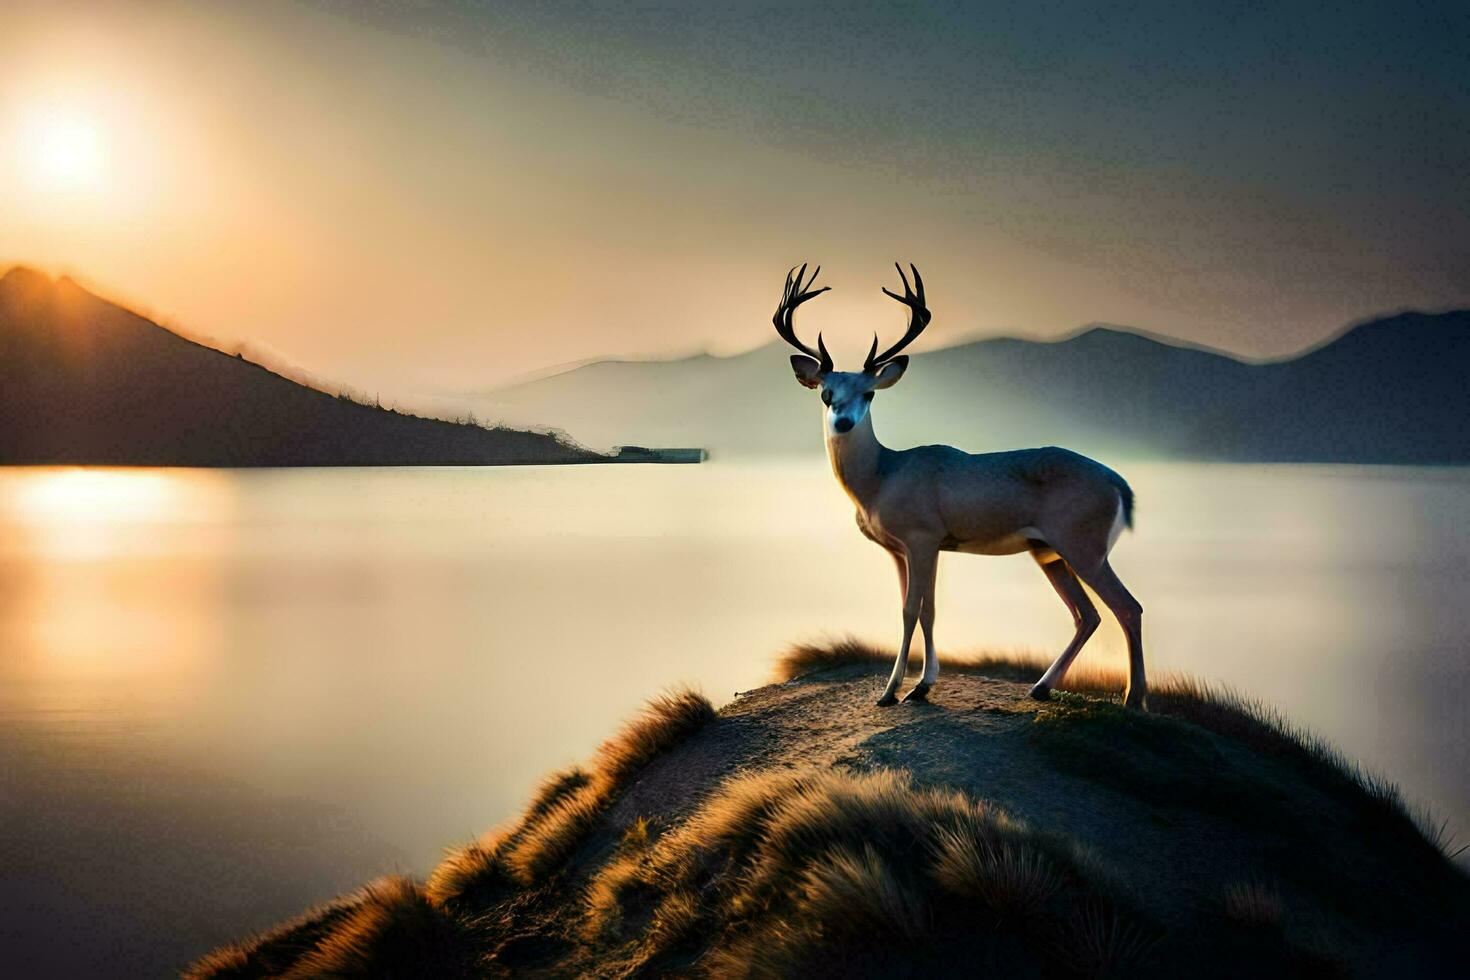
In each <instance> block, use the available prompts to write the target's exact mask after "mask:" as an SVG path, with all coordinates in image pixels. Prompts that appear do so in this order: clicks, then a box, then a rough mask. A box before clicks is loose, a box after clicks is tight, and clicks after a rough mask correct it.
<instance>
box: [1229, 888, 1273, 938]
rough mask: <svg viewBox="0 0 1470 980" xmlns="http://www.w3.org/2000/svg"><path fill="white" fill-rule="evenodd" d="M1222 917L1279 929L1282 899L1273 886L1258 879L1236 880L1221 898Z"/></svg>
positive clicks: (1238, 922)
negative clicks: (1223, 912)
mask: <svg viewBox="0 0 1470 980" xmlns="http://www.w3.org/2000/svg"><path fill="white" fill-rule="evenodd" d="M1221 905H1222V906H1223V907H1224V911H1225V917H1226V918H1227V919H1229V920H1230V921H1232V922H1235V923H1237V924H1239V925H1242V926H1246V927H1247V928H1251V929H1271V930H1280V929H1281V928H1282V926H1283V924H1284V922H1285V918H1286V903H1285V902H1283V901H1282V900H1281V892H1279V891H1278V890H1277V889H1276V888H1275V887H1274V886H1272V885H1269V884H1267V883H1265V882H1260V881H1241V882H1236V883H1235V884H1233V885H1231V886H1230V887H1228V888H1226V889H1225V894H1224V896H1223V897H1222V898H1221Z"/></svg>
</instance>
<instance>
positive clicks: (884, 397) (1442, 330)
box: [484, 311, 1470, 463]
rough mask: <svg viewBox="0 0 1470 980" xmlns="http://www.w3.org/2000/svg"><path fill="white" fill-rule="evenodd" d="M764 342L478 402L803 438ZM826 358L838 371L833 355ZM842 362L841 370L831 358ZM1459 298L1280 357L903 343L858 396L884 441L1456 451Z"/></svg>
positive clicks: (1460, 396)
mask: <svg viewBox="0 0 1470 980" xmlns="http://www.w3.org/2000/svg"><path fill="white" fill-rule="evenodd" d="M789 353H791V351H790V350H789V349H788V348H786V347H785V346H784V345H782V344H780V343H779V342H778V343H773V344H771V345H769V346H767V347H762V348H760V349H758V350H755V351H752V352H750V353H748V354H742V355H739V356H736V357H728V358H718V357H711V356H708V355H700V356H696V357H689V358H683V359H680V360H675V361H664V362H618V361H604V362H598V363H594V364H590V365H587V366H584V367H580V368H577V369H574V370H571V371H568V372H566V373H563V374H559V375H555V376H553V377H549V378H544V379H541V380H537V381H533V382H529V383H525V384H519V385H515V386H512V387H508V388H504V389H500V390H497V391H493V392H490V393H488V394H487V395H486V396H485V399H484V405H485V407H486V408H487V410H491V411H495V412H498V413H501V414H502V415H505V416H507V417H512V418H513V417H518V416H526V415H531V416H534V417H538V418H541V419H543V420H545V421H546V422H549V423H552V424H556V425H563V426H567V427H569V428H572V430H573V431H576V432H577V433H578V434H579V436H580V437H581V438H584V439H587V440H588V441H589V442H590V443H592V444H597V443H599V442H600V441H603V440H606V439H608V438H610V437H611V435H612V434H614V433H615V434H616V435H617V436H618V437H620V438H626V439H630V440H636V441H640V442H649V443H654V444H658V443H665V442H676V443H693V444H701V445H704V446H708V447H710V448H711V450H712V451H714V452H716V453H718V452H720V451H722V450H723V451H725V452H735V453H790V452H808V451H810V452H820V451H821V449H822V437H821V428H820V418H819V417H820V405H819V404H818V402H817V399H816V396H815V395H814V394H812V393H811V392H808V391H806V390H804V389H802V388H800V387H798V386H797V384H796V382H795V381H794V380H793V379H792V378H791V372H790V368H789V367H788V365H787V361H786V357H787V355H788V354H789ZM841 361H842V359H841V358H839V364H838V366H839V367H843V366H844V365H843V364H842V362H841ZM849 369H851V366H849ZM1467 377H1470V311H1457V312H1452V313H1442V314H1436V315H1428V314H1421V313H1404V314H1402V315H1398V316H1391V317H1387V318H1384V319H1380V320H1375V321H1372V322H1369V323H1364V324H1362V325H1359V326H1357V327H1354V328H1352V329H1350V330H1347V331H1346V332H1344V333H1343V334H1342V335H1341V336H1339V337H1337V338H1336V339H1335V340H1333V341H1331V342H1329V343H1327V344H1324V345H1322V346H1320V347H1317V348H1315V349H1313V350H1310V351H1307V352H1305V353H1303V354H1301V355H1299V356H1296V357H1293V358H1289V359H1286V360H1279V361H1271V362H1264V363H1259V362H1250V361H1245V360H1241V359H1239V358H1236V357H1233V356H1231V355H1228V354H1224V353H1222V352H1218V351H1211V350H1206V349H1202V348H1196V347H1189V346H1183V345H1180V344H1177V343H1174V342H1170V341H1164V340H1156V339H1152V338H1150V337H1146V336H1143V335H1140V334H1137V333H1133V332H1129V331H1126V330H1121V329H1115V328H1109V327H1093V328H1090V329H1087V330H1084V331H1082V332H1080V333H1078V334H1076V335H1074V336H1072V337H1069V338H1067V339H1065V340H1060V341H1050V342H1040V341H1030V340H1016V339H1009V338H1000V339H992V340H981V341H976V342H974V343H969V344H963V345H960V346H957V347H950V348H946V349H943V350H937V351H929V352H926V353H922V354H917V355H915V356H914V358H913V363H912V364H911V365H910V366H909V370H908V373H907V375H906V376H905V377H904V379H903V380H902V381H901V382H900V383H899V384H898V385H897V386H896V387H895V388H893V389H892V390H890V391H885V392H880V393H879V395H878V399H877V401H876V402H875V420H876V426H877V429H878V432H879V436H880V437H881V438H882V439H883V440H884V441H885V443H886V444H887V445H890V446H893V447H895V448H898V447H904V446H911V445H918V444H924V443H932V442H946V443H950V444H953V445H956V446H959V447H961V448H965V449H968V450H970V451H975V452H978V451H983V450H989V449H1002V448H1014V447H1020V446H1032V445H1045V444H1061V445H1066V446H1069V447H1071V448H1073V449H1077V450H1080V451H1082V452H1093V453H1100V454H1103V455H1106V456H1113V457H1128V458H1143V459H1148V458H1161V459H1194V460H1234V461H1280V462H1285V461H1324V462H1325V461H1332V462H1356V463H1466V462H1470V424H1467V422H1470V384H1467V381H1466V378H1467Z"/></svg>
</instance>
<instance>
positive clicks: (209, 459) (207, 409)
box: [0, 268, 603, 466]
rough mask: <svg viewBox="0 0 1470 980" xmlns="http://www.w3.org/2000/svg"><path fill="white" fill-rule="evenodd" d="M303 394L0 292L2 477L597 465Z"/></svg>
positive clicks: (74, 311)
mask: <svg viewBox="0 0 1470 980" xmlns="http://www.w3.org/2000/svg"><path fill="white" fill-rule="evenodd" d="M602 459H603V457H601V456H600V455H598V454H595V453H592V452H590V451H588V450H585V449H582V448H580V447H577V446H573V445H570V444H568V443H567V442H564V441H562V440H560V439H558V438H556V437H554V436H551V435H547V434H544V433H539V432H519V431H515V430H511V429H487V428H483V427H481V426H478V425H472V424H463V423H454V422H445V421H440V420H437V419H426V418H419V417H417V416H413V415H405V414H400V413H398V412H394V411H390V410H386V409H382V408H377V407H374V406H371V405H362V404H358V403H356V402H353V401H350V400H348V399H345V398H339V397H335V396H333V395H329V394H326V393H325V392H321V391H317V390H316V389H314V388H310V387H307V386H305V385H302V384H298V383H296V382H294V381H290V380H288V379H286V378H283V377H281V376H280V375H278V374H273V373H272V372H270V371H268V370H266V369H265V368H263V367H260V366H259V365H256V364H253V363H251V362H249V361H246V360H244V359H242V358H240V357H238V356H231V355H228V354H224V353H222V352H220V351H217V350H213V349H211V348H209V347H205V346H203V345H201V344H197V343H195V342H193V341H190V340H186V339H185V338H183V337H180V336H178V335H177V334H175V333H172V332H170V331H168V330H166V329H164V328H163V327H160V326H159V325H158V324H156V323H153V322H152V321H150V320H146V319H144V318H143V317H140V316H137V315H136V314H133V313H130V312H128V311H127V310H125V309H123V308H121V307H119V306H116V305H114V304H112V303H109V302H106V301H105V300H102V299H99V298H98V297H96V296H94V295H92V294H91V293H89V292H87V291H86V290H84V289H82V288H81V287H80V286H77V285H76V284H75V283H73V282H72V281H71V280H69V279H65V278H63V279H59V280H57V281H55V282H53V281H52V280H51V279H49V278H48V277H46V276H44V275H42V274H40V273H38V272H34V271H32V270H29V269H24V268H16V269H12V270H10V272H8V273H7V274H6V275H5V277H4V278H3V279H0V463H91V464H117V465H176V466H336V465H396V464H446V463H571V462H591V461H599V460H602Z"/></svg>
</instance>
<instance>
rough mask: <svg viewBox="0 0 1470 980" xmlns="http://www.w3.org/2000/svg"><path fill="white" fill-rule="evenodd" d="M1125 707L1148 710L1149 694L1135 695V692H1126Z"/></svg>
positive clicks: (1124, 697) (1133, 709)
mask: <svg viewBox="0 0 1470 980" xmlns="http://www.w3.org/2000/svg"><path fill="white" fill-rule="evenodd" d="M1123 707H1125V708H1128V709H1129V710H1132V711H1147V710H1148V695H1147V694H1138V695H1133V694H1130V693H1127V692H1124V694H1123Z"/></svg>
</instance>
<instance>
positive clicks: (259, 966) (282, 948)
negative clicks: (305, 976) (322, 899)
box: [183, 895, 362, 980]
mask: <svg viewBox="0 0 1470 980" xmlns="http://www.w3.org/2000/svg"><path fill="white" fill-rule="evenodd" d="M361 901H362V899H361V896H360V895H352V896H348V897H346V898H342V899H338V900H337V901H335V902H333V903H331V904H330V905H326V906H323V907H321V908H316V909H312V910H311V911H309V912H307V913H305V914H304V915H302V916H300V917H298V918H296V919H293V920H291V921H290V922H286V923H283V924H281V925H279V926H277V927H275V928H274V929H271V930H270V931H268V932H264V933H261V934H259V935H257V936H253V937H251V938H249V939H243V940H241V941H239V942H235V943H230V944H229V945H226V946H221V947H220V948H219V949H216V950H214V951H213V952H211V953H209V954H207V955H206V956H203V957H201V958H200V959H199V960H197V961H196V962H195V963H194V964H193V965H192V966H190V967H189V968H188V969H186V970H185V971H184V973H183V976H184V980H225V978H230V977H241V978H243V977H274V976H280V975H282V974H284V973H285V972H286V971H287V970H289V969H290V968H291V965H292V964H293V963H295V962H296V961H297V960H298V959H300V958H301V956H302V955H304V954H305V953H307V952H310V951H311V950H312V949H315V948H316V945H317V943H318V942H320V941H321V940H322V939H323V938H324V937H326V936H327V935H329V934H330V933H331V932H332V930H333V929H335V928H337V927H338V926H339V925H341V924H342V922H344V921H346V920H347V919H348V918H349V917H350V916H351V915H352V914H353V913H354V912H355V911H356V910H357V908H358V905H359V904H360V903H361Z"/></svg>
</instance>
